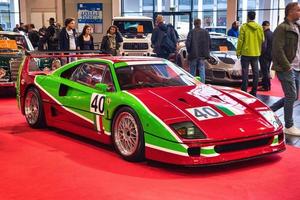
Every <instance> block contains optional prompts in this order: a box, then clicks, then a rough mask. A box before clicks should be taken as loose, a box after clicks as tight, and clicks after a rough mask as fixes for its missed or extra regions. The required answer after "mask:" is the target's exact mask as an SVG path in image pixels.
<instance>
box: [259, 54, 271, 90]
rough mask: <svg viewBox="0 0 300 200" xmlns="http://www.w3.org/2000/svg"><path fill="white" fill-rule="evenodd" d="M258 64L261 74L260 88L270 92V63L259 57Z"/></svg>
mask: <svg viewBox="0 0 300 200" xmlns="http://www.w3.org/2000/svg"><path fill="white" fill-rule="evenodd" d="M259 63H260V70H261V73H262V87H263V88H264V89H267V90H270V89H271V81H270V78H271V77H270V65H271V61H270V60H268V59H266V58H264V57H259Z"/></svg>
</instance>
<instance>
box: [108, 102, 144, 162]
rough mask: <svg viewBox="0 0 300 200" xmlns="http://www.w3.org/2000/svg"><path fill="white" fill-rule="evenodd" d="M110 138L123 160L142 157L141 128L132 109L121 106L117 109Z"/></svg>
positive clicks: (137, 159) (142, 136)
mask: <svg viewBox="0 0 300 200" xmlns="http://www.w3.org/2000/svg"><path fill="white" fill-rule="evenodd" d="M112 139H113V144H114V147H115V149H116V151H117V152H118V153H119V154H120V155H121V156H122V157H123V158H124V159H125V160H128V161H132V162H137V161H141V160H143V159H144V157H145V155H144V152H145V142H144V134H143V128H142V125H141V123H140V120H139V118H138V116H137V114H136V112H135V111H134V110H133V109H131V108H129V107H123V108H121V109H120V110H118V111H117V113H116V114H115V117H114V120H113V125H112Z"/></svg>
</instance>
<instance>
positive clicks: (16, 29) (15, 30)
mask: <svg viewBox="0 0 300 200" xmlns="http://www.w3.org/2000/svg"><path fill="white" fill-rule="evenodd" d="M19 28H20V25H19V24H16V26H15V28H14V29H13V32H17V33H18V32H19Z"/></svg>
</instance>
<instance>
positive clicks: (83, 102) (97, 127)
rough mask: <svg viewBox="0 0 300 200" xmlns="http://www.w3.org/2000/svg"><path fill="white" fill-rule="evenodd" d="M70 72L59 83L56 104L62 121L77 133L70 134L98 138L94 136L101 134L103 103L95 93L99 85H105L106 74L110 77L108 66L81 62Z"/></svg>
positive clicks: (101, 94) (102, 93)
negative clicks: (61, 112) (58, 104)
mask: <svg viewBox="0 0 300 200" xmlns="http://www.w3.org/2000/svg"><path fill="white" fill-rule="evenodd" d="M70 70H71V71H68V70H67V71H65V72H63V73H62V75H61V78H60V81H59V84H60V85H59V91H58V94H59V97H58V100H59V102H61V103H62V107H63V108H64V113H65V114H66V115H65V117H64V120H66V121H67V122H68V124H72V125H73V126H74V127H77V128H78V129H79V132H78V129H77V130H75V131H74V130H72V131H74V132H78V134H80V135H83V136H86V137H90V138H94V139H95V137H96V138H98V137H97V136H96V135H97V134H98V136H99V135H103V134H105V132H104V129H103V123H102V118H103V116H104V114H105V99H106V93H105V91H101V90H99V85H100V86H101V83H104V82H105V81H106V78H105V74H106V73H107V74H108V75H109V76H110V71H109V66H108V65H107V64H105V63H98V62H97V63H95V62H84V63H81V64H79V65H78V66H76V67H74V68H72V69H70ZM80 129H82V130H81V131H80ZM95 132H96V133H97V134H95ZM98 139H99V138H98Z"/></svg>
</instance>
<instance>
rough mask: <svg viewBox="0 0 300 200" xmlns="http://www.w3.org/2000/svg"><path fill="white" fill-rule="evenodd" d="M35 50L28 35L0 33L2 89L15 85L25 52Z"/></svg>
mask: <svg viewBox="0 0 300 200" xmlns="http://www.w3.org/2000/svg"><path fill="white" fill-rule="evenodd" d="M33 50H34V49H33V47H32V44H31V42H30V41H29V39H28V37H27V36H26V35H24V34H22V33H15V32H8V31H0V88H1V87H13V86H14V85H15V82H16V81H17V76H18V70H19V66H20V64H21V62H22V58H23V55H24V52H25V51H33Z"/></svg>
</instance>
